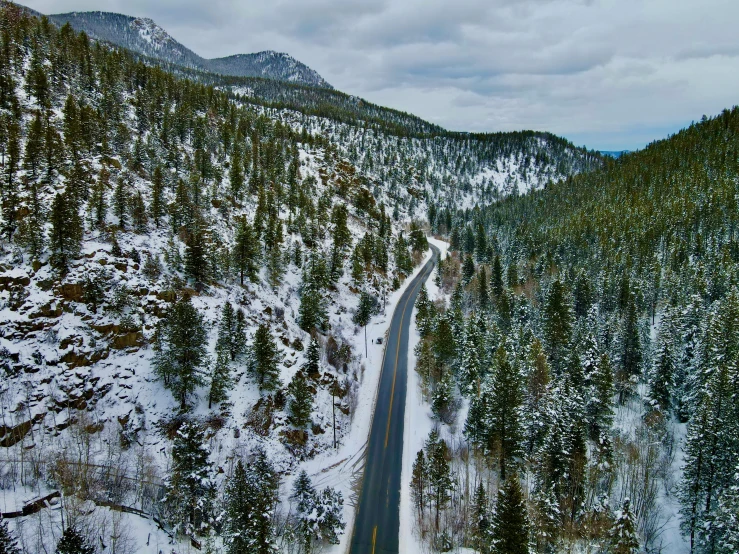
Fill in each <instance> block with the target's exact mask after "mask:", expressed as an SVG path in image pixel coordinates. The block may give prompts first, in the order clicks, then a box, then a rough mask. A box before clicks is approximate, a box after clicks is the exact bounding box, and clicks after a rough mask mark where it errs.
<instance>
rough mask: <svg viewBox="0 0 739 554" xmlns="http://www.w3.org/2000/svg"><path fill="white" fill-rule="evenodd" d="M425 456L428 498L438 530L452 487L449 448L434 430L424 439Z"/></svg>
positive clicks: (437, 529) (437, 530)
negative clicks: (431, 504) (448, 458)
mask: <svg viewBox="0 0 739 554" xmlns="http://www.w3.org/2000/svg"><path fill="white" fill-rule="evenodd" d="M425 448H426V458H427V460H428V462H427V468H428V487H429V494H430V499H431V500H433V503H434V508H435V512H434V513H435V517H434V522H435V527H434V528H435V529H436V532H437V533H438V532H439V516H440V514H441V512H442V511H443V510H444V508H445V507H446V505H447V504H448V503H449V500H451V495H450V492H451V490H452V488H453V483H452V478H451V470H450V467H449V461H448V460H447V457H448V456H449V448H448V446H447V444H446V442H445V441H444V440H443V439H441V438H439V435H438V433H437V432H436V431H432V432H431V434H430V435H429V437H428V439H427V440H426V446H425Z"/></svg>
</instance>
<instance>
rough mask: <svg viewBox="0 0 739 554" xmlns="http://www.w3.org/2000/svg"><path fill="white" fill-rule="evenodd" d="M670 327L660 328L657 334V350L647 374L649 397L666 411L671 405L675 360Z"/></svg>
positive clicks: (655, 404)
mask: <svg viewBox="0 0 739 554" xmlns="http://www.w3.org/2000/svg"><path fill="white" fill-rule="evenodd" d="M668 333H670V335H671V333H672V329H670V330H669V331H668V330H667V326H665V329H660V333H659V335H658V336H657V351H656V354H655V357H654V362H653V364H652V370H651V372H650V374H649V397H650V398H651V399H652V402H653V404H654V407H655V408H658V409H659V410H661V411H663V412H667V411H668V410H669V409H670V407H671V404H672V403H671V399H670V397H671V393H672V389H673V386H674V383H673V376H674V374H675V362H674V357H673V354H672V348H671V345H670V341H671V338H672V337H671V336H670V335H668Z"/></svg>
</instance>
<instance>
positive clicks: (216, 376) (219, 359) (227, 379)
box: [208, 349, 233, 409]
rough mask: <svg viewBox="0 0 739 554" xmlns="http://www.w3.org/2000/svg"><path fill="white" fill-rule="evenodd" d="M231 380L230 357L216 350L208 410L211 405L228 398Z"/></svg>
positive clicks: (223, 351)
mask: <svg viewBox="0 0 739 554" xmlns="http://www.w3.org/2000/svg"><path fill="white" fill-rule="evenodd" d="M232 384H233V380H232V378H231V357H230V355H229V353H228V351H227V350H225V349H216V364H215V367H214V368H213V374H212V376H211V380H210V393H209V394H208V409H210V408H212V407H213V403H216V404H217V403H219V402H223V401H224V400H226V398H228V391H229V390H230V389H231V385H232Z"/></svg>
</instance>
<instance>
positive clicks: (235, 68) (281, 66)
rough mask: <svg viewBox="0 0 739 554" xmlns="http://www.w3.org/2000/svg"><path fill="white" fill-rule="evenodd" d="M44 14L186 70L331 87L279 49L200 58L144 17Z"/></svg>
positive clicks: (97, 36)
mask: <svg viewBox="0 0 739 554" xmlns="http://www.w3.org/2000/svg"><path fill="white" fill-rule="evenodd" d="M31 11H33V10H31ZM36 13H38V12H36ZM47 17H48V18H49V20H50V21H52V22H53V23H54V24H56V25H58V26H63V25H64V24H65V23H69V24H70V25H71V26H72V28H73V29H75V30H76V31H84V32H85V33H87V34H88V35H89V36H90V37H91V38H93V39H95V40H102V41H105V42H109V43H111V44H114V45H116V46H120V47H123V48H127V49H129V50H131V51H133V52H135V53H137V54H141V55H144V56H148V57H151V58H156V59H158V60H162V61H165V62H170V63H174V64H177V65H181V66H183V67H186V68H188V69H195V70H200V71H207V72H212V73H217V74H221V75H225V76H233V77H262V78H268V79H273V80H277V81H284V82H289V83H299V84H302V85H307V86H311V87H317V88H328V89H332V88H333V87H332V86H331V85H330V84H329V83H328V82H327V81H326V80H325V79H324V78H323V77H321V75H320V74H318V72H316V71H315V70H313V69H311V68H310V67H308V66H307V65H305V64H304V63H302V62H300V61H299V60H297V59H295V58H293V57H292V56H290V55H289V54H287V53H283V52H276V51H273V50H263V51H260V52H254V53H241V54H234V55H231V56H225V57H221V58H213V59H208V58H204V57H202V56H200V55H199V54H197V53H196V52H194V51H193V50H191V49H189V48H187V47H186V46H185V45H183V44H182V43H180V42H179V41H177V39H175V38H174V37H172V36H171V35H170V34H169V33H168V32H167V31H166V30H165V29H164V28H163V27H162V26H160V25H159V24H158V23H156V22H155V21H154V20H153V19H151V18H148V17H136V16H132V15H127V14H120V13H114V12H105V11H99V10H95V11H73V12H67V13H59V14H50V15H48V16H47Z"/></svg>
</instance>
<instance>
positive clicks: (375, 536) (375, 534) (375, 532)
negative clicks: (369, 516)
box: [372, 525, 377, 554]
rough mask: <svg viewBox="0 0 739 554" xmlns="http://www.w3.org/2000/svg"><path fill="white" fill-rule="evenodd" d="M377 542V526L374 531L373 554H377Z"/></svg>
mask: <svg viewBox="0 0 739 554" xmlns="http://www.w3.org/2000/svg"><path fill="white" fill-rule="evenodd" d="M376 542H377V525H375V529H374V530H373V531H372V554H375V543H376Z"/></svg>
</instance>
